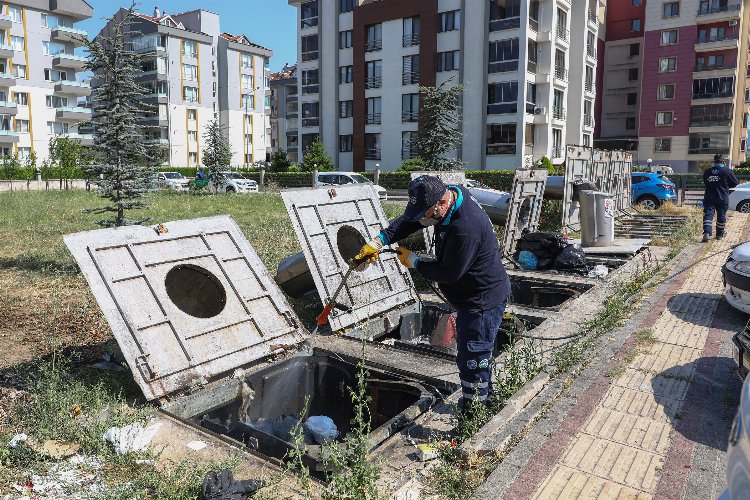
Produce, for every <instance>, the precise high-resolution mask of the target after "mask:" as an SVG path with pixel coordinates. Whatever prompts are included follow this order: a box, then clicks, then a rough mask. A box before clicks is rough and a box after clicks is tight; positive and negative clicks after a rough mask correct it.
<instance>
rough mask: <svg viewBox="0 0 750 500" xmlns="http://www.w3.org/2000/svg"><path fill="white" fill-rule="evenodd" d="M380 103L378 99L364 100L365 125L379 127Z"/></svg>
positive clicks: (369, 98)
mask: <svg viewBox="0 0 750 500" xmlns="http://www.w3.org/2000/svg"><path fill="white" fill-rule="evenodd" d="M382 102H383V101H382V99H381V98H380V97H368V98H367V99H366V100H365V106H366V109H367V114H366V115H365V123H366V124H367V125H380V120H381V110H382Z"/></svg>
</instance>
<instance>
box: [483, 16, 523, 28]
mask: <svg viewBox="0 0 750 500" xmlns="http://www.w3.org/2000/svg"><path fill="white" fill-rule="evenodd" d="M520 27H521V18H520V17H508V18H505V19H490V31H505V30H512V29H516V28H520Z"/></svg>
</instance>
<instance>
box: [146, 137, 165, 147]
mask: <svg viewBox="0 0 750 500" xmlns="http://www.w3.org/2000/svg"><path fill="white" fill-rule="evenodd" d="M143 144H146V145H147V146H169V139H167V138H166V137H156V138H150V139H149V138H146V139H143Z"/></svg>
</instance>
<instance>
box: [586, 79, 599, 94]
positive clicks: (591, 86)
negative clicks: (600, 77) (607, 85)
mask: <svg viewBox="0 0 750 500" xmlns="http://www.w3.org/2000/svg"><path fill="white" fill-rule="evenodd" d="M584 90H586V92H588V93H589V94H592V95H595V94H596V87H595V86H594V82H586V83H585V85H584Z"/></svg>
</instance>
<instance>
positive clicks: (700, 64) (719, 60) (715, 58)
mask: <svg viewBox="0 0 750 500" xmlns="http://www.w3.org/2000/svg"><path fill="white" fill-rule="evenodd" d="M727 67H731V66H727ZM724 68H725V66H724V54H717V55H711V56H700V57H697V58H696V59H695V71H711V70H714V69H724ZM746 75H750V66H748V70H747V73H746Z"/></svg>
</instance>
